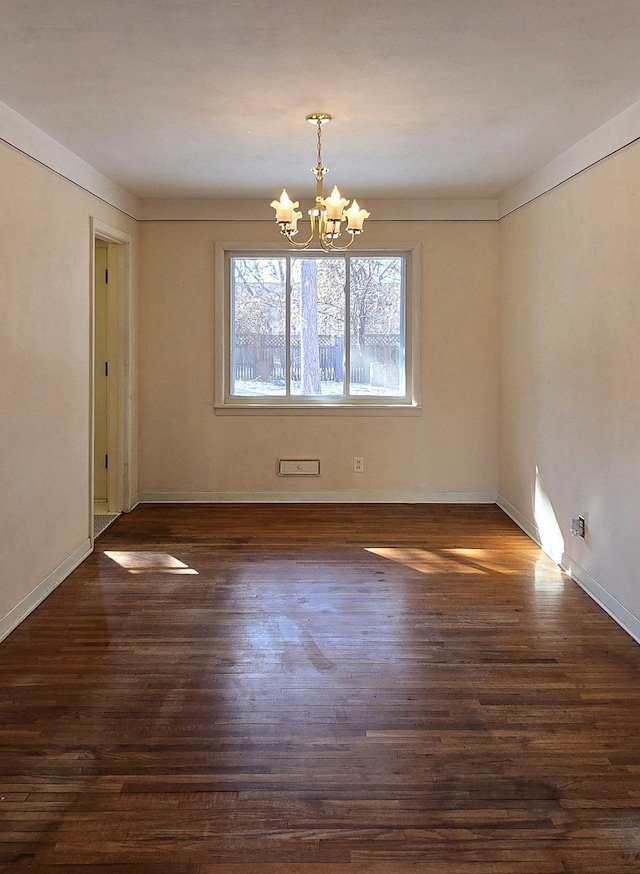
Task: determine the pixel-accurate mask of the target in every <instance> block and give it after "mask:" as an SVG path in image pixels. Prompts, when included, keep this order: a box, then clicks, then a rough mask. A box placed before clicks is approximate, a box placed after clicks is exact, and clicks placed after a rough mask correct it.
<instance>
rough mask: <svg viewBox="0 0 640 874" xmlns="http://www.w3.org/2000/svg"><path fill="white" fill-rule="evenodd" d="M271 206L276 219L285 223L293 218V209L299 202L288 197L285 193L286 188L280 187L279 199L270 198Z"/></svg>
mask: <svg viewBox="0 0 640 874" xmlns="http://www.w3.org/2000/svg"><path fill="white" fill-rule="evenodd" d="M271 206H272V207H273V208H274V209H275V211H276V221H277V222H284V223H285V224H289V222H291V220H292V219H293V211H294V209H297V208H298V206H300V204H299V203H298V201H297V200H296V201H295V203H294V202H293V201H291V200H290V199H289V195H288V194H287V189H286V188H283V189H282V194H281V195H280V200H272V201H271Z"/></svg>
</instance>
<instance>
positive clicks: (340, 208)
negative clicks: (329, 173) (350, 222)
mask: <svg viewBox="0 0 640 874" xmlns="http://www.w3.org/2000/svg"><path fill="white" fill-rule="evenodd" d="M322 203H323V205H324V208H325V209H326V211H327V220H333V221H342V213H343V212H344V208H345V206H346V205H347V204H348V203H349V201H348V200H347V198H346V197H341V196H340V192H339V191H338V186H337V185H334V186H333V191H332V192H331V196H330V197H326V198H325V199H324V200H323V201H322Z"/></svg>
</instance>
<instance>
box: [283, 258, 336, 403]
mask: <svg viewBox="0 0 640 874" xmlns="http://www.w3.org/2000/svg"><path fill="white" fill-rule="evenodd" d="M345 276H346V273H345V262H344V258H294V259H292V264H291V394H292V395H295V396H298V397H300V396H305V397H343V396H344V332H345V324H344V323H345V289H344V287H345Z"/></svg>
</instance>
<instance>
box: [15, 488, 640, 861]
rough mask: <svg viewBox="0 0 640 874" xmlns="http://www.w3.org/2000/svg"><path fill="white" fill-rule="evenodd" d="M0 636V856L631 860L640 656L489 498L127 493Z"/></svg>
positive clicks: (639, 750) (638, 834)
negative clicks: (117, 514) (419, 500)
mask: <svg viewBox="0 0 640 874" xmlns="http://www.w3.org/2000/svg"><path fill="white" fill-rule="evenodd" d="M96 546H97V548H96V552H95V553H94V555H92V556H91V557H90V558H88V559H87V560H86V561H85V562H84V563H83V564H82V565H81V566H80V567H79V568H78V570H77V571H76V572H75V573H74V574H72V576H71V577H69V578H68V579H67V580H66V581H65V582H64V583H63V584H62V585H61V586H60V587H59V588H58V589H57V590H56V591H55V592H54V593H53V594H52V595H51V596H50V598H49V599H48V600H47V601H46V602H45V603H44V604H43V605H42V606H41V607H40V608H38V610H37V611H35V613H33V614H32V615H31V616H30V617H29V618H28V619H27V620H26V621H25V622H24V623H23V624H22V625H21V626H20V627H19V628H18V629H17V630H16V631H15V632H14V633H13V634H12V635H11V636H10V637H9V638H7V640H6V641H5V642H4V643H2V645H1V646H0V712H1V715H2V719H1V724H0V825H1V828H0V870H2V871H16V872H19V871H28V872H31V874H42V872H57V874H125V872H127V874H407V872H412V874H577V872H580V874H627V872H638V871H640V684H639V682H638V679H639V677H640V647H638V645H637V644H635V643H634V642H633V641H632V640H631V638H629V637H628V636H627V635H626V634H625V633H624V632H623V631H621V630H620V629H619V628H618V627H617V626H616V625H615V623H614V622H613V621H612V620H611V619H610V618H609V617H608V616H607V615H606V614H605V613H604V612H603V611H601V610H600V609H599V608H598V607H597V606H596V605H595V604H594V603H593V602H592V601H591V600H590V599H589V598H588V597H587V596H586V595H585V594H584V593H583V592H582V591H581V590H580V589H579V588H578V587H577V586H576V585H575V584H574V583H572V582H571V581H570V580H568V579H567V578H566V577H564V576H563V575H562V574H561V573H560V572H559V571H558V569H557V568H555V566H553V565H552V564H551V562H550V561H549V560H548V559H547V558H546V557H545V556H544V555H543V554H542V553H541V552H540V551H539V550H538V549H537V548H536V547H535V545H534V544H532V543H531V541H529V540H528V539H527V538H526V537H525V536H524V535H523V534H522V533H521V532H520V531H519V530H518V529H517V528H516V527H515V525H514V524H513V523H512V522H511V521H510V520H509V519H508V518H507V517H506V516H504V514H503V513H502V512H501V511H500V510H499V509H498V508H496V507H494V506H489V505H486V506H434V505H423V506H409V505H364V506H357V505H330V506H327V505H298V506H293V505H278V506H273V505H260V506H245V505H208V506H203V505H191V506H142V507H139V508H138V509H136V510H135V511H134V512H133V513H131V514H129V515H128V516H122V517H121V518H120V519H118V520H117V522H115V524H114V525H113V526H112V527H111V528H110V529H109V531H107V533H106V534H105V535H104V536H103V537H102V538H101V539H100V540H99V541H98V542H97V544H96Z"/></svg>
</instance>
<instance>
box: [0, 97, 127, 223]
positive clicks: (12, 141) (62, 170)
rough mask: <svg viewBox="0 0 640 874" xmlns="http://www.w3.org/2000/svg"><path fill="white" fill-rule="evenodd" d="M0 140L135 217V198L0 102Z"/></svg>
mask: <svg viewBox="0 0 640 874" xmlns="http://www.w3.org/2000/svg"><path fill="white" fill-rule="evenodd" d="M0 140H1V141H3V142H4V143H6V145H8V146H10V147H11V148H13V149H16V150H17V151H18V152H22V154H23V155H26V156H27V157H28V158H31V159H32V160H34V161H36V162H37V163H38V164H41V165H42V166H43V167H46V168H47V169H48V170H51V171H53V172H54V173H56V174H57V175H58V176H61V177H62V178H63V179H66V180H67V181H68V182H72V183H73V184H74V185H77V186H78V187H79V188H82V190H83V191H86V192H88V193H89V194H92V195H93V196H94V197H97V198H99V199H100V200H102V201H103V202H104V203H107V204H109V206H112V207H114V208H115V209H117V210H119V211H120V212H123V213H125V215H128V216H129V217H130V218H133V219H136V218H138V199H137V198H136V197H134V195H133V194H130V193H129V192H128V191H125V189H124V188H121V187H120V186H119V185H116V183H115V182H112V181H111V180H110V179H108V178H107V177H106V176H104V175H103V174H102V173H100V172H99V171H98V170H96V169H95V168H94V167H92V166H91V165H90V164H87V162H86V161H83V160H82V158H79V157H78V156H77V155H75V154H74V153H73V152H71V151H69V149H67V148H66V147H65V146H63V145H62V144H61V143H59V142H58V141H57V140H54V139H53V137H50V136H49V134H46V133H45V132H44V131H42V130H40V128H39V127H36V125H35V124H32V123H31V122H30V121H28V120H27V119H26V118H24V116H22V115H20V114H19V113H18V112H16V111H15V110H14V109H11V107H10V106H7V104H6V103H2V102H0Z"/></svg>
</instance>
